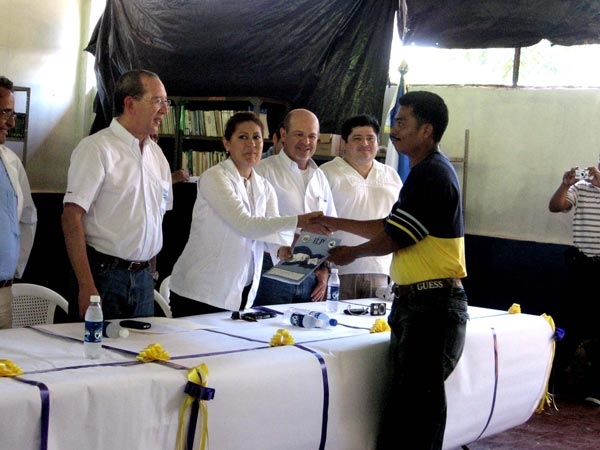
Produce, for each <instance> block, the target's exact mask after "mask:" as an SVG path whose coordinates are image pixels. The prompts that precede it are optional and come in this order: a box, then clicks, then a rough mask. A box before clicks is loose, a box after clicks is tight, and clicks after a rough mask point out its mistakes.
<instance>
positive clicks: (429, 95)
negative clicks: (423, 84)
mask: <svg viewBox="0 0 600 450" xmlns="http://www.w3.org/2000/svg"><path fill="white" fill-rule="evenodd" d="M398 103H400V106H410V107H411V108H412V111H413V114H414V115H415V117H416V119H417V122H418V123H419V125H423V124H425V123H429V124H431V125H433V140H434V141H435V142H436V143H437V142H440V141H441V140H442V136H443V135H444V132H445V131H446V127H447V126H448V107H447V106H446V103H444V100H443V99H442V97H440V96H439V95H437V94H434V93H433V92H427V91H411V92H407V93H406V94H404V95H403V96H402V97H400V100H399V102H398Z"/></svg>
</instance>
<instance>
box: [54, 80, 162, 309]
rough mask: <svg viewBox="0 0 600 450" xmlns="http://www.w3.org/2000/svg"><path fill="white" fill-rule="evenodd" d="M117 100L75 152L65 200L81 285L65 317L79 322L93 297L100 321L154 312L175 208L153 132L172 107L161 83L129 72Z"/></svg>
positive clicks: (120, 84) (66, 230)
mask: <svg viewBox="0 0 600 450" xmlns="http://www.w3.org/2000/svg"><path fill="white" fill-rule="evenodd" d="M114 105H115V113H116V117H114V118H113V120H112V122H111V123H110V126H109V127H108V128H105V129H103V130H101V131H99V132H97V133H95V134H93V135H91V136H88V137H86V138H84V139H83V140H82V141H81V142H80V143H79V145H78V146H77V148H75V150H74V151H73V154H72V156H71V164H70V167H69V173H68V182H67V192H66V194H65V197H64V200H63V203H64V210H63V215H62V226H63V232H64V235H65V243H66V247H67V253H68V255H69V259H70V261H71V266H72V267H73V271H74V275H75V278H76V281H77V286H78V289H77V291H78V294H77V296H75V294H74V293H73V297H74V298H77V300H78V301H77V304H76V305H75V304H74V302H71V303H72V304H73V309H72V310H71V309H70V314H71V315H73V316H74V317H78V318H79V319H81V318H83V316H84V314H85V311H86V309H87V306H88V304H89V299H90V296H91V295H96V294H99V295H100V297H101V300H102V309H103V312H104V318H105V319H108V320H110V319H117V318H123V317H148V316H153V315H154V280H156V278H157V275H158V273H157V272H156V255H157V254H158V252H159V251H160V249H161V247H162V243H163V236H162V220H163V216H164V214H165V212H166V211H167V210H170V209H172V206H173V190H172V185H171V170H170V168H169V163H168V162H167V160H166V158H165V156H164V154H163V153H162V150H161V149H160V147H159V146H158V145H157V144H156V142H154V141H153V140H152V139H151V137H150V136H151V135H152V134H155V133H158V128H159V126H160V124H161V122H162V120H163V119H164V117H165V116H166V115H167V112H168V108H169V105H170V100H168V99H167V93H166V90H165V87H164V85H163V83H162V82H161V80H160V78H159V77H158V75H156V74H155V73H153V72H149V71H146V70H132V71H129V72H127V73H125V74H124V75H122V76H121V78H120V79H119V81H118V83H117V85H116V88H115V94H114ZM73 291H75V287H74V289H73ZM75 308H76V310H75Z"/></svg>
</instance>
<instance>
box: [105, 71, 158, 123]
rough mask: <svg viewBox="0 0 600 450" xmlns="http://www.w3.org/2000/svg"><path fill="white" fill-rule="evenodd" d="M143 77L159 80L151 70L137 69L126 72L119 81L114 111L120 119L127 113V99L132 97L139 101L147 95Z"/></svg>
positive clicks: (116, 88)
mask: <svg viewBox="0 0 600 450" xmlns="http://www.w3.org/2000/svg"><path fill="white" fill-rule="evenodd" d="M142 77H148V78H158V75H157V74H155V73H154V72H150V71H149V70H143V69H136V70H130V71H129V72H125V73H124V74H123V75H121V78H119V81H117V85H116V86H115V95H114V109H115V116H116V117H119V116H120V115H122V114H123V113H124V112H125V98H126V97H129V96H131V97H134V98H136V99H138V100H139V99H141V98H142V97H143V96H144V94H145V93H146V90H145V88H144V84H143V83H142V79H143V78H142Z"/></svg>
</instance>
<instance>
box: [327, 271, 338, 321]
mask: <svg viewBox="0 0 600 450" xmlns="http://www.w3.org/2000/svg"><path fill="white" fill-rule="evenodd" d="M339 300H340V277H339V275H338V270H337V269H336V268H332V269H331V273H330V274H329V280H328V281H327V312H330V313H336V312H338V305H339V304H340V301H339Z"/></svg>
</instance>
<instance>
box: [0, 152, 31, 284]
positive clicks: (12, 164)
mask: <svg viewBox="0 0 600 450" xmlns="http://www.w3.org/2000/svg"><path fill="white" fill-rule="evenodd" d="M0 157H1V158H2V162H3V163H4V167H6V172H7V173H8V178H9V179H10V182H11V184H12V187H13V189H14V191H15V194H16V196H17V217H18V218H19V233H20V238H19V262H18V263H17V267H16V271H15V277H16V278H21V277H22V276H23V272H24V271H25V266H26V265H27V261H28V260H29V255H30V253H31V249H32V248H33V239H34V237H35V230H36V227H37V210H36V208H35V204H34V203H33V199H32V198H31V189H30V187H29V181H28V179H27V174H26V173H25V168H24V167H23V164H22V163H21V160H20V159H19V157H18V156H17V155H16V154H15V153H14V152H13V151H12V150H11V149H9V148H8V147H6V146H4V145H0Z"/></svg>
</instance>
